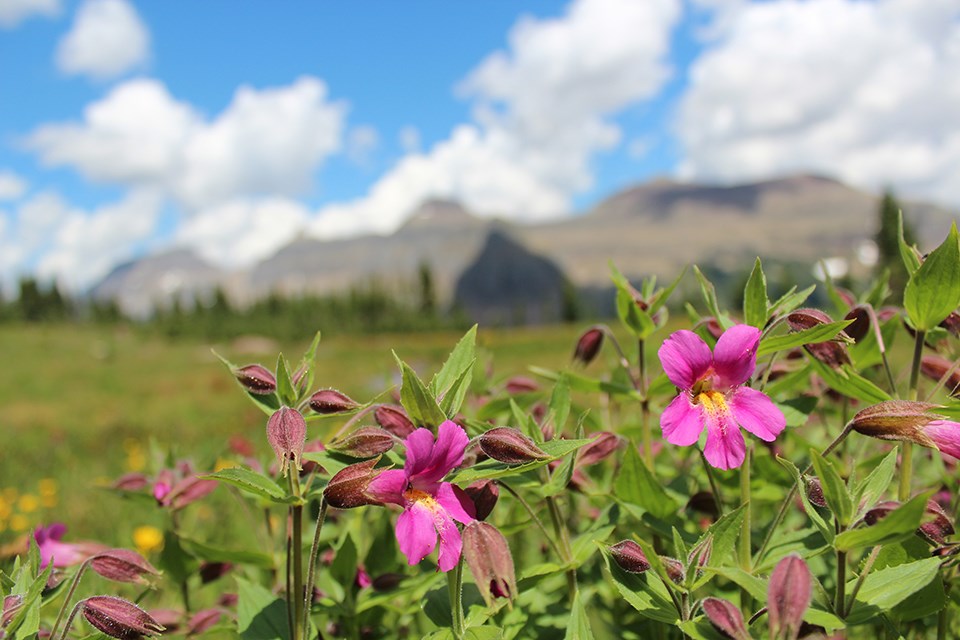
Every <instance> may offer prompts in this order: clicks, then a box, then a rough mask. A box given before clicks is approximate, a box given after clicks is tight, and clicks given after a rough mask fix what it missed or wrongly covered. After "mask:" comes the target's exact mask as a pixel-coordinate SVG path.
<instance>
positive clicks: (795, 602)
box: [767, 554, 813, 640]
mask: <svg viewBox="0 0 960 640" xmlns="http://www.w3.org/2000/svg"><path fill="white" fill-rule="evenodd" d="M812 593H813V577H812V576H811V574H810V569H809V568H807V563H806V562H804V561H803V559H802V558H801V557H800V556H798V555H795V554H791V555H788V556H787V557H785V558H784V559H783V560H781V561H780V562H778V563H777V566H776V567H774V569H773V573H772V574H771V575H770V582H769V584H768V586H767V615H768V616H769V619H770V633H771V636H772V637H775V638H778V639H779V638H789V639H790V640H795V639H796V637H797V635H798V634H799V633H800V625H802V624H803V614H804V613H806V611H807V607H809V606H810V597H811V595H812Z"/></svg>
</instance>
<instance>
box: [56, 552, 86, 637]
mask: <svg viewBox="0 0 960 640" xmlns="http://www.w3.org/2000/svg"><path fill="white" fill-rule="evenodd" d="M89 564H90V558H88V559H86V560H84V561H83V564H81V565H80V567H79V568H78V569H77V573H76V575H74V576H73V580H72V581H71V582H70V588H69V589H68V590H67V595H66V596H64V598H63V604H62V605H60V611H59V612H57V620H56V621H55V622H54V623H53V628H52V629H50V637H51V638H56V637H57V628H59V627H60V622H61V621H62V620H63V615H64V614H65V613H66V612H67V605H68V604H70V599H71V598H73V594H74V592H75V591H76V590H77V585H79V584H80V578H81V577H83V573H84V571H86V570H87V565H89Z"/></svg>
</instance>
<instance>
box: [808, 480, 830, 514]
mask: <svg viewBox="0 0 960 640" xmlns="http://www.w3.org/2000/svg"><path fill="white" fill-rule="evenodd" d="M807 500H809V501H810V504H812V505H814V506H816V507H821V508H823V507H825V506H827V499H826V497H824V495H823V485H821V484H820V478H808V479H807Z"/></svg>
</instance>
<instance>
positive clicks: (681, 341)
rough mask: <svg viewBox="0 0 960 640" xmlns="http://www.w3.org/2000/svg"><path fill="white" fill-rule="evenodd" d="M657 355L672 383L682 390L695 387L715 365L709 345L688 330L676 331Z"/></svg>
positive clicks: (664, 342)
mask: <svg viewBox="0 0 960 640" xmlns="http://www.w3.org/2000/svg"><path fill="white" fill-rule="evenodd" d="M657 355H659V356H660V364H662V365H663V371H664V373H666V374H667V377H668V378H670V382H672V383H673V384H674V385H675V386H677V387H680V388H681V389H690V388H691V387H693V384H694V383H695V382H696V381H697V380H698V379H699V378H700V377H701V376H702V375H703V374H705V373H706V372H707V370H708V369H710V366H711V364H713V357H712V356H711V355H710V347H708V346H707V343H706V342H704V341H703V339H702V338H701V337H700V336H698V335H697V334H695V333H694V332H693V331H687V330H686V329H681V330H680V331H676V332H674V333H673V334H671V335H670V337H669V338H667V339H666V340H664V341H663V344H662V345H661V346H660V350H659V351H658V352H657Z"/></svg>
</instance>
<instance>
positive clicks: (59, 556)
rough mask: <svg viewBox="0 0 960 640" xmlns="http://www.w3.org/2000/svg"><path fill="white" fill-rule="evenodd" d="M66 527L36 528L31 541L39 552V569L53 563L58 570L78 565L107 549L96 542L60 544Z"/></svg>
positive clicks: (58, 523)
mask: <svg viewBox="0 0 960 640" xmlns="http://www.w3.org/2000/svg"><path fill="white" fill-rule="evenodd" d="M66 532H67V526H66V525H65V524H63V523H62V522H54V523H53V524H51V525H49V526H46V527H37V528H36V529H35V530H34V532H33V539H34V541H35V542H36V544H37V549H38V550H39V551H40V567H41V568H45V567H46V566H47V565H48V564H50V563H51V562H53V566H54V567H57V568H58V569H59V568H62V567H69V566H72V565H76V564H80V563H81V562H83V561H84V560H86V559H87V558H89V557H91V556H93V555H96V554H97V553H100V552H101V551H104V550H106V549H107V547H106V546H105V545H102V544H98V543H96V542H62V538H63V535H64V534H65V533H66Z"/></svg>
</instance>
